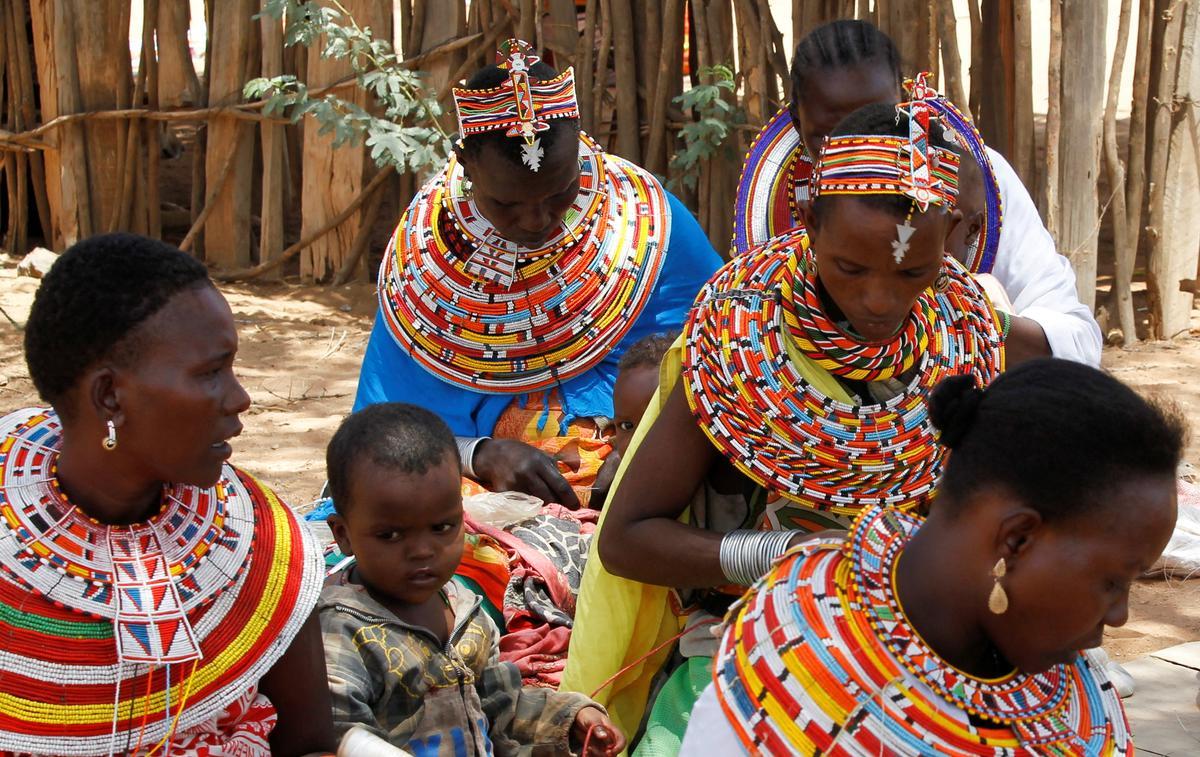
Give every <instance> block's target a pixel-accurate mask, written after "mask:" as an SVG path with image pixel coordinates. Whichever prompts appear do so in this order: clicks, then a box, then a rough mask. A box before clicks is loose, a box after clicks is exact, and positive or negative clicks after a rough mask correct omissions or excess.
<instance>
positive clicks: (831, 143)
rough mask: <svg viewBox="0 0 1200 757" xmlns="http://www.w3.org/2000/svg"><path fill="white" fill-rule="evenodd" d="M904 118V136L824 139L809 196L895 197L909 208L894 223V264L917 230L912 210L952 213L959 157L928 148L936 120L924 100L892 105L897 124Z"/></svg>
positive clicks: (952, 152)
mask: <svg viewBox="0 0 1200 757" xmlns="http://www.w3.org/2000/svg"><path fill="white" fill-rule="evenodd" d="M902 113H903V114H905V115H907V116H908V136H907V137H895V136H889V135H884V134H848V135H843V136H839V137H826V138H825V146H824V148H823V149H822V151H821V159H820V160H819V161H818V162H817V165H816V167H815V168H814V170H813V178H812V197H813V199H814V200H815V199H816V198H817V197H820V196H821V195H863V194H868V195H871V194H875V195H878V194H896V195H903V196H906V197H909V198H911V199H912V201H913V206H912V207H911V208H910V209H909V212H908V216H907V217H906V218H905V219H904V223H902V224H896V241H894V242H892V248H893V253H892V257H893V258H895V260H896V264H897V265H899V264H900V262H901V261H902V260H904V255H905V254H906V253H907V252H908V244H909V240H910V239H911V238H912V235H913V233H914V232H915V231H916V229H915V228H914V227H913V225H912V214H913V210H914V209H916V208H920V210H921V212H922V213H924V212H925V211H926V210H928V209H929V206H930V205H943V206H945V207H947V208H953V207H954V206H955V203H956V201H957V199H958V154H957V153H955V152H954V151H953V150H944V149H942V148H940V147H934V146H932V145H930V144H929V128H930V124H931V122H932V121H933V120H935V119H936V118H937V115H936V112H935V111H934V110H933V108H932V107H931V106H930V105H929V104H928V103H927V102H925V101H922V100H913V101H911V102H906V103H900V104H899V105H897V106H896V119H897V121H899V118H900V114H902Z"/></svg>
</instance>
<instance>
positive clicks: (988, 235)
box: [904, 73, 1004, 273]
mask: <svg viewBox="0 0 1200 757" xmlns="http://www.w3.org/2000/svg"><path fill="white" fill-rule="evenodd" d="M928 77H929V74H928V73H920V74H917V76H916V78H915V79H908V80H906V81H905V82H904V88H905V89H906V90H907V91H908V94H909V97H910V99H912V100H914V101H915V100H920V101H922V102H924V103H925V104H926V105H928V106H929V107H930V108H933V110H935V111H936V112H937V114H938V116H940V117H941V119H942V120H943V122H944V123H945V125H946V127H947V128H948V130H949V131H951V132H953V137H954V139H955V140H957V142H958V143H959V144H960V145H962V146H963V147H964V148H965V149H966V150H968V151H969V152H970V153H971V156H972V157H973V158H974V159H975V162H976V163H978V164H979V170H980V172H981V173H982V174H983V195H984V215H985V218H984V224H983V229H981V230H980V232H979V238H978V239H977V240H974V241H973V242H972V245H973V249H972V251H971V252H970V253H969V254H968V256H967V260H966V261H964V263H965V264H966V266H967V268H969V269H970V270H971V272H972V273H990V272H991V270H992V267H993V266H994V265H995V262H996V251H997V249H998V248H999V246H1000V224H1001V222H1002V220H1003V217H1004V204H1003V201H1002V199H1001V195H1000V184H999V182H998V180H997V179H996V171H995V169H994V168H993V167H992V159H991V158H990V157H989V156H988V153H987V145H985V144H984V142H983V137H982V136H981V135H980V133H979V130H978V129H976V128H975V124H974V123H972V122H971V119H969V118H967V116H966V115H964V114H963V112H962V111H961V110H959V109H958V108H957V107H955V105H954V103H952V102H950V101H949V100H948V99H946V97H945V96H943V95H942V94H941V93H940V92H938V91H937V90H936V89H934V88H933V87H931V86H929V84H928V82H927V80H928Z"/></svg>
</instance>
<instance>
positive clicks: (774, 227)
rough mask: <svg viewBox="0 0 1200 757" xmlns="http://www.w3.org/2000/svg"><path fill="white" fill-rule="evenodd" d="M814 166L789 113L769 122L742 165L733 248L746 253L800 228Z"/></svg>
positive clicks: (777, 115)
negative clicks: (801, 213)
mask: <svg viewBox="0 0 1200 757" xmlns="http://www.w3.org/2000/svg"><path fill="white" fill-rule="evenodd" d="M812 170H813V164H812V160H811V159H810V158H809V157H808V154H807V153H806V152H805V151H804V146H803V145H802V144H801V143H800V134H799V132H797V131H796V127H795V125H794V124H793V123H792V116H791V114H790V113H788V110H787V108H782V109H780V111H779V112H778V113H776V114H775V117H774V118H772V119H771V120H770V121H768V122H767V125H766V126H764V127H763V129H762V131H760V132H759V133H758V136H757V137H755V138H754V142H753V144H751V145H750V150H749V152H747V153H746V159H745V161H744V162H743V164H742V177H741V179H740V180H739V181H738V189H737V199H736V201H735V204H734V211H733V249H734V252H735V253H742V252H745V251H746V250H749V249H750V248H751V247H756V246H758V245H760V244H762V243H763V242H766V241H767V240H768V239H771V238H773V237H777V236H779V235H780V234H783V233H784V232H787V231H791V230H792V229H794V228H795V227H796V226H798V225H799V224H800V212H799V209H798V205H799V203H801V202H807V201H808V199H809V193H808V188H809V178H810V177H811V176H812Z"/></svg>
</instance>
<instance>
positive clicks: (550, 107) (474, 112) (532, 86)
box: [453, 39, 579, 171]
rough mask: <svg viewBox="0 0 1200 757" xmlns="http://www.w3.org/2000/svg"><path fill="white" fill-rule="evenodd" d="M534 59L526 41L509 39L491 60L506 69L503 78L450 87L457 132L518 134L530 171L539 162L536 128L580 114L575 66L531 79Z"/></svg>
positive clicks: (463, 134) (540, 154)
mask: <svg viewBox="0 0 1200 757" xmlns="http://www.w3.org/2000/svg"><path fill="white" fill-rule="evenodd" d="M539 60H541V58H539V57H538V55H537V53H535V52H534V50H533V48H532V47H530V45H529V43H527V42H522V41H521V40H519V39H510V40H508V41H507V42H505V43H504V44H502V45H500V49H499V50H497V51H496V65H497V66H499V67H500V68H501V69H503V70H505V71H507V72H508V80H507V81H505V82H504V83H503V84H501V85H500V86H498V87H492V88H490V89H464V88H461V87H455V88H454V90H453V94H454V105H455V107H456V108H457V109H458V131H459V134H460V135H461V136H462V137H469V136H471V135H472V134H483V133H484V132H489V131H499V130H501V129H503V130H504V134H505V135H506V136H509V137H521V138H523V139H524V140H525V145H524V147H522V149H521V160H522V162H524V163H525V165H527V166H529V168H530V170H532V171H537V170H538V169H539V168H541V165H542V155H543V151H542V148H541V145H539V144H538V141H539V140H538V136H537V133H538V132H541V131H546V130H547V129H549V128H550V124H549V123H548V122H549V121H550V119H554V118H579V102H578V101H577V100H576V98H575V71H574V69H571V68H568V69H567V70H566V71H564V72H563V73H561V74H559V75H558V76H556V77H554V78H553V79H547V80H545V81H536V80H531V79H530V78H529V69H530V68H531V67H532V66H533V64H535V63H537V62H538V61H539Z"/></svg>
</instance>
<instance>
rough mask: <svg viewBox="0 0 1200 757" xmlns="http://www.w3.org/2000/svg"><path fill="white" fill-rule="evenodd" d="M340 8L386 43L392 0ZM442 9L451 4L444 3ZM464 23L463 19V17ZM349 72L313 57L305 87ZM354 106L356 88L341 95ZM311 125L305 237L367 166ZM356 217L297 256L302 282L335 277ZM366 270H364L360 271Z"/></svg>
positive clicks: (350, 2) (356, 152) (342, 202)
mask: <svg viewBox="0 0 1200 757" xmlns="http://www.w3.org/2000/svg"><path fill="white" fill-rule="evenodd" d="M342 4H343V5H344V6H345V7H346V10H348V11H349V12H350V15H352V16H353V17H354V20H355V21H356V22H357V23H358V25H359V26H363V27H365V26H369V27H371V30H372V32H373V33H374V34H375V35H376V36H377V37H379V38H382V39H390V38H391V34H392V25H391V17H392V16H391V10H392V4H391V0H343V2H342ZM447 5H451V4H450V3H447ZM432 21H433V18H432V17H427V19H426V32H429V31H431V30H432V28H433V27H434V26H435V24H432V23H431V22H432ZM464 23H465V18H464ZM350 73H351V68H350V63H349V61H346V60H332V59H328V58H322V57H320V56H317V55H312V56H310V57H309V60H308V86H309V88H310V89H316V88H318V87H324V86H328V85H330V84H333V83H334V82H335V81H338V80H339V79H342V78H344V77H345V76H347V75H348V74H350ZM343 96H344V97H347V98H348V99H352V100H353V102H355V103H356V104H357V105H359V106H361V107H366V106H367V104H368V101H367V96H366V94H365V93H364V92H362V91H360V90H357V89H356V90H354V91H353V94H352V93H351V92H350V91H346V92H345V94H344V95H343ZM319 128H320V127H319V126H318V124H317V123H316V122H315V121H312V120H308V121H306V122H305V124H304V152H303V155H304V158H303V160H304V168H303V173H304V185H303V188H302V189H301V200H300V204H301V217H302V227H301V232H300V235H301V236H302V237H303V236H306V235H307V234H309V233H311V232H312V231H313V230H315V229H319V228H321V227H323V226H325V225H326V224H327V223H328V222H329V220H330V219H331V218H333V217H335V216H336V215H337V214H338V213H339V212H340V211H341V210H342V209H344V208H345V207H346V206H348V205H349V204H350V203H351V202H353V201H354V199H355V198H356V197H358V195H359V194H360V193H361V192H362V188H363V185H364V183H365V182H364V171H365V170H366V169H367V164H368V162H369V160H368V158H367V156H366V153H365V151H364V150H363V149H362V147H360V146H358V145H353V144H347V145H344V146H343V147H341V148H336V149H335V148H334V147H333V137H332V135H321V134H318V133H317V131H318V129H319ZM360 218H361V214H360V213H355V214H354V215H353V216H351V217H350V218H349V219H347V220H346V221H345V222H344V223H342V224H341V225H340V226H339V227H338V228H337V229H334V230H333V231H332V232H331V233H329V234H327V235H326V236H324V237H322V238H321V239H319V240H317V241H316V242H314V243H313V244H312V245H311V246H309V247H308V249H306V250H305V251H304V252H303V253H301V255H300V276H301V278H302V279H304V280H305V281H325V280H327V279H328V278H330V277H331V276H333V275H334V274H336V273H337V272H338V271H339V270H340V269H341V268H342V265H343V263H344V262H345V258H346V255H347V254H348V253H349V251H350V248H351V246H352V245H353V244H354V238H355V236H356V235H357V234H358V227H359V221H360ZM363 270H364V271H365V267H364V269H363Z"/></svg>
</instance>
